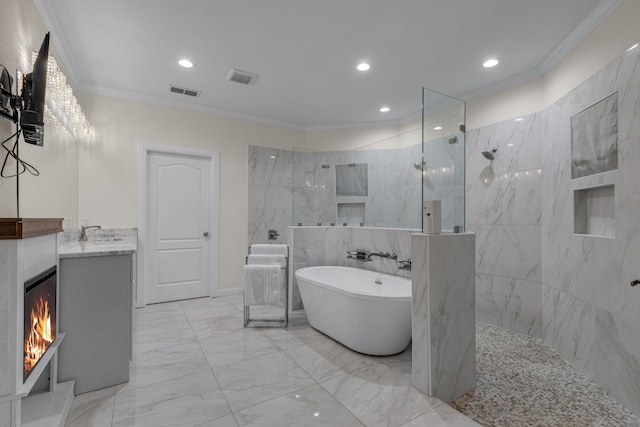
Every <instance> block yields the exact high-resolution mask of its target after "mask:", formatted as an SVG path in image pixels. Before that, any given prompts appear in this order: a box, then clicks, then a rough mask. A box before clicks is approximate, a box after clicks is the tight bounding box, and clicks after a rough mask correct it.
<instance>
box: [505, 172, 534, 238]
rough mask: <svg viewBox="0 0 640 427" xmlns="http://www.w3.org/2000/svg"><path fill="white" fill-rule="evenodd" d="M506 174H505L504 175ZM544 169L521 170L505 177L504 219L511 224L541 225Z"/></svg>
mask: <svg viewBox="0 0 640 427" xmlns="http://www.w3.org/2000/svg"><path fill="white" fill-rule="evenodd" d="M503 176H504V175H503ZM541 182H542V169H529V170H519V171H518V172H513V173H509V174H508V178H506V179H504V183H503V186H504V196H503V198H502V221H503V223H504V224H511V225H539V224H540V222H541V220H542V194H541Z"/></svg>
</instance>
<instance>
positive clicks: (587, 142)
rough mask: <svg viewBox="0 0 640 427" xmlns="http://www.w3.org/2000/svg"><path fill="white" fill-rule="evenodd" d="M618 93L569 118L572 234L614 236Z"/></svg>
mask: <svg viewBox="0 0 640 427" xmlns="http://www.w3.org/2000/svg"><path fill="white" fill-rule="evenodd" d="M617 169H618V93H617V92H615V93H613V94H611V95H609V96H607V97H606V98H604V99H602V100H601V101H598V102H596V103H595V104H593V105H591V106H589V107H587V108H586V109H584V110H582V111H580V112H579V113H577V114H575V115H574V116H572V117H571V178H572V189H573V232H574V234H580V235H586V236H593V237H607V238H614V237H615V209H614V206H615V183H616V181H617V177H618V170H617Z"/></svg>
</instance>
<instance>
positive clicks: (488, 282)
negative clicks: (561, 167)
mask: <svg viewBox="0 0 640 427" xmlns="http://www.w3.org/2000/svg"><path fill="white" fill-rule="evenodd" d="M522 119H523V120H521V121H518V122H515V121H513V120H511V121H505V122H501V123H498V124H495V125H491V126H487V127H483V128H480V129H474V130H471V131H469V132H467V135H466V137H467V147H466V157H467V158H466V168H467V169H466V197H467V200H466V222H467V230H468V231H471V232H475V233H476V239H477V240H476V288H477V296H476V298H477V303H476V307H477V317H478V320H481V321H485V322H489V323H492V324H494V325H498V326H502V327H504V328H507V329H511V330H513V331H516V332H521V333H525V334H528V335H533V336H536V337H540V336H541V334H542V315H541V313H542V299H541V295H542V291H541V282H542V260H541V252H540V243H541V237H540V235H541V234H540V233H541V217H542V202H541V183H542V169H541V166H542V161H541V153H540V146H541V139H542V128H543V127H542V126H541V122H542V113H538V114H532V115H530V116H526V117H523V118H522ZM494 148H496V149H497V152H496V153H495V160H491V161H490V160H487V159H486V158H485V157H484V156H483V155H482V152H483V151H491V150H492V149H494Z"/></svg>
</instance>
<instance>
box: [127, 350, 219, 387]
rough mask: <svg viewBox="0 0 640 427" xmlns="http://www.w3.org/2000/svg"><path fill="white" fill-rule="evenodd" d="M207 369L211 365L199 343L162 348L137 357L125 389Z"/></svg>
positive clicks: (132, 364) (139, 354) (130, 370)
mask: <svg viewBox="0 0 640 427" xmlns="http://www.w3.org/2000/svg"><path fill="white" fill-rule="evenodd" d="M206 368H209V363H208V362H207V359H206V358H205V356H204V354H203V353H202V349H201V348H200V345H199V344H198V343H197V342H195V343H189V344H184V345H183V344H181V345H175V346H171V347H161V348H158V349H155V350H150V351H146V352H143V353H138V354H136V355H135V357H134V362H132V363H131V368H130V369H129V382H128V383H127V384H126V385H125V388H135V387H142V386H145V385H149V384H154V383H159V382H162V381H166V380H170V379H173V378H177V377H180V376H183V375H188V374H190V373H194V372H198V371H201V370H203V369H206Z"/></svg>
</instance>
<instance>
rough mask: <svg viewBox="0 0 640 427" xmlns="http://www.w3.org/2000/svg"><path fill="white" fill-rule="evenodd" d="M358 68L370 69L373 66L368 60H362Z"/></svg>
mask: <svg viewBox="0 0 640 427" xmlns="http://www.w3.org/2000/svg"><path fill="white" fill-rule="evenodd" d="M356 68H357V69H358V71H369V69H370V68H371V65H369V64H368V63H366V62H361V63H359V64H358V66H357V67H356Z"/></svg>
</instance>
